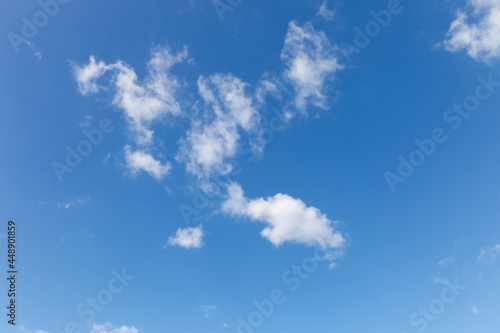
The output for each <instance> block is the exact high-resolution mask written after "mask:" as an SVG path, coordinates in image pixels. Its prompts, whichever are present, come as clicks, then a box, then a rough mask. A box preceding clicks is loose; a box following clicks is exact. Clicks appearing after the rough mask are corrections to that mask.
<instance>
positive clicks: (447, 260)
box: [437, 257, 455, 266]
mask: <svg viewBox="0 0 500 333" xmlns="http://www.w3.org/2000/svg"><path fill="white" fill-rule="evenodd" d="M454 262H455V259H453V258H452V257H448V258H444V259H442V260H440V261H438V263H437V265H438V266H446V265H450V264H453V263H454Z"/></svg>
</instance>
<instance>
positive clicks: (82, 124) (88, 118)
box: [78, 115, 93, 128]
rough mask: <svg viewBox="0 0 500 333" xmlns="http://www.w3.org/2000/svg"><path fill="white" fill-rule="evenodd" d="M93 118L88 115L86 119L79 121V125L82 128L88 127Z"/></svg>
mask: <svg viewBox="0 0 500 333" xmlns="http://www.w3.org/2000/svg"><path fill="white" fill-rule="evenodd" d="M92 119H93V118H92V116H90V115H86V116H85V119H84V120H83V121H82V122H81V123H79V124H78V126H80V127H82V128H87V127H89V126H90V122H91V121H92Z"/></svg>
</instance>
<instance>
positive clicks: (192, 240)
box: [164, 225, 204, 249]
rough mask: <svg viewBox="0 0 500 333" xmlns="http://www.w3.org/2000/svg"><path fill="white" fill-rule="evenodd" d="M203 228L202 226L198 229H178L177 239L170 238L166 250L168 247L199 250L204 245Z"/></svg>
mask: <svg viewBox="0 0 500 333" xmlns="http://www.w3.org/2000/svg"><path fill="white" fill-rule="evenodd" d="M203 236H204V232H203V228H202V226H201V225H199V226H197V227H196V228H185V229H181V228H179V229H177V232H176V233H175V237H169V239H168V242H167V244H165V246H164V248H166V247H167V245H170V246H180V247H183V248H185V249H190V248H196V249H199V248H200V247H201V246H202V245H203Z"/></svg>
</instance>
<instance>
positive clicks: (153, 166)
mask: <svg viewBox="0 0 500 333" xmlns="http://www.w3.org/2000/svg"><path fill="white" fill-rule="evenodd" d="M125 161H126V163H127V167H128V168H129V169H130V171H131V173H132V175H135V174H137V173H139V172H140V171H145V172H147V173H148V174H149V175H150V176H152V177H154V178H155V179H157V180H160V179H162V178H163V177H164V176H165V175H168V174H169V173H170V169H171V168H172V165H171V164H170V163H169V162H166V163H165V164H162V163H161V162H160V161H158V160H156V159H155V158H154V157H153V156H152V155H151V154H149V153H147V152H145V151H141V150H137V151H132V150H131V148H130V146H125Z"/></svg>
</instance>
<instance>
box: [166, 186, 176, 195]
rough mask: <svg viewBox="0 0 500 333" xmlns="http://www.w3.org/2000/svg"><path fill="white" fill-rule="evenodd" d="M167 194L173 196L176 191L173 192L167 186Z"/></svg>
mask: <svg viewBox="0 0 500 333" xmlns="http://www.w3.org/2000/svg"><path fill="white" fill-rule="evenodd" d="M165 193H167V194H168V195H172V194H174V191H172V189H171V188H169V187H168V186H165Z"/></svg>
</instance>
